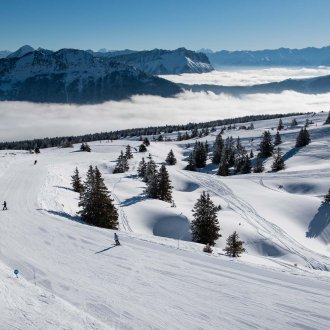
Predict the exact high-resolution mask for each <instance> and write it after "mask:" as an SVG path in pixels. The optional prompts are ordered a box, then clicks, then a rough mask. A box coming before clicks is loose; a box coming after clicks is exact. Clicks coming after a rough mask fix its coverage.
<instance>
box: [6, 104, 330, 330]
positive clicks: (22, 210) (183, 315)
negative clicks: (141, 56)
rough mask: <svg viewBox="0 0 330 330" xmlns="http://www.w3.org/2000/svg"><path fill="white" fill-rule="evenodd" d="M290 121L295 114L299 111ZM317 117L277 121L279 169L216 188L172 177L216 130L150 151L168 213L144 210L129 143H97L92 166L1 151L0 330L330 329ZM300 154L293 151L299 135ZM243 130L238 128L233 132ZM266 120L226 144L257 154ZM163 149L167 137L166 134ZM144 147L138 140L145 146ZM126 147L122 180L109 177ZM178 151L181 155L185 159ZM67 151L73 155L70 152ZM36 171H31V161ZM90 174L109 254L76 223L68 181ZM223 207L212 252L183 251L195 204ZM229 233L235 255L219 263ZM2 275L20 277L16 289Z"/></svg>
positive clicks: (329, 255) (57, 151)
mask: <svg viewBox="0 0 330 330" xmlns="http://www.w3.org/2000/svg"><path fill="white" fill-rule="evenodd" d="M298 110H299V109H298ZM326 116H327V114H326V113H318V114H306V115H300V116H295V119H296V120H297V124H298V125H297V126H295V127H290V123H291V121H292V119H293V118H292V117H288V118H283V123H284V126H285V128H284V129H283V130H282V131H281V136H282V144H281V145H280V147H281V150H282V152H283V153H284V155H285V162H286V169H285V170H283V171H280V172H276V173H274V172H270V171H269V170H270V166H271V162H272V160H271V159H268V160H267V161H266V162H265V168H266V171H265V172H264V173H260V174H257V173H254V174H253V173H251V174H245V175H233V176H229V177H219V176H217V175H215V172H216V168H215V167H214V166H213V165H212V164H211V161H210V160H208V164H207V167H206V169H205V170H202V171H200V172H189V171H185V170H184V169H183V168H184V166H185V165H186V164H187V162H186V158H187V155H188V154H189V152H190V151H191V149H192V146H193V145H194V143H195V141H196V140H198V141H202V142H204V141H206V140H208V142H209V145H210V146H211V145H212V143H213V142H214V140H215V137H216V135H217V134H218V133H219V132H220V130H221V127H216V128H215V129H216V130H215V131H214V132H212V133H211V135H208V136H207V137H203V138H200V139H192V140H187V141H173V140H172V141H167V142H151V145H150V146H149V147H148V151H149V152H150V153H151V155H152V157H153V159H154V160H155V161H156V163H157V164H158V165H160V164H162V163H163V162H164V159H165V157H166V155H167V153H168V151H169V150H170V149H173V151H174V154H175V156H176V158H177V159H178V163H177V164H176V165H174V166H167V169H168V171H169V174H170V179H171V180H172V184H173V186H174V189H173V198H174V200H175V204H176V207H171V206H170V204H169V203H165V202H162V201H159V200H153V199H149V198H147V197H146V196H145V194H144V193H143V191H144V189H145V183H143V182H142V181H141V180H140V179H138V178H137V176H136V170H137V166H138V163H139V162H140V160H141V158H142V157H143V156H146V155H145V154H144V153H139V152H137V151H135V150H134V148H137V147H138V145H139V144H140V143H141V142H139V141H138V137H132V138H130V139H127V140H115V141H113V142H112V143H111V142H108V141H95V142H92V143H90V146H91V148H92V152H91V153H84V152H78V150H79V145H75V146H74V148H68V149H63V148H49V149H42V150H41V153H40V154H39V155H35V154H30V153H29V152H27V151H8V150H2V151H0V157H1V162H0V196H1V198H2V199H3V200H6V201H7V206H8V210H7V211H3V212H2V213H1V219H0V273H1V276H0V290H1V294H0V310H1V313H0V328H1V327H2V328H3V329H6V330H7V329H27V330H30V329H31V330H32V329H51V330H53V329H60V328H64V329H74V330H75V329H93V330H96V329H156V328H157V329H192V330H195V329H210V330H213V329H222V328H223V329H256V328H258V329H267V330H273V329H318V330H327V329H328V328H329V315H328V314H329V313H328V310H329V304H330V296H329V290H330V277H329V274H330V273H329V272H328V271H326V269H328V270H329V265H330V250H329V244H330V217H329V214H330V212H329V208H330V206H329V205H325V204H322V200H323V195H324V194H325V193H326V192H327V190H328V189H329V182H330V169H329V162H330V150H329V146H330V135H329V130H330V127H329V125H322V124H323V122H324V121H325V118H326ZM306 118H308V119H309V120H310V121H313V122H314V123H313V124H311V125H310V126H309V127H308V130H309V132H310V134H311V139H312V140H311V143H310V144H309V145H308V146H306V147H304V148H299V149H296V148H294V145H295V138H296V136H297V134H298V132H299V130H300V129H301V127H303V126H304V124H305V122H306ZM245 124H246V123H245ZM277 124H278V119H272V120H263V121H255V122H254V129H251V130H246V129H238V127H239V126H240V124H239V123H237V125H236V127H237V128H236V129H231V130H229V129H228V130H225V131H224V133H223V137H224V138H226V137H228V136H233V137H234V138H236V137H237V136H240V138H241V143H242V144H243V145H244V146H245V147H246V148H247V149H248V150H250V149H252V150H253V152H254V153H255V154H256V153H257V147H258V144H259V142H260V136H261V134H262V133H263V132H264V130H265V129H267V130H270V132H272V135H274V134H275V130H274V129H273V128H274V127H276V126H277ZM164 135H166V136H167V137H171V138H172V139H173V138H174V137H176V136H177V132H173V133H166V134H164ZM151 138H152V137H150V139H151ZM127 144H130V145H131V146H132V148H133V151H134V152H133V155H134V157H133V159H131V160H130V161H129V165H130V170H129V172H127V173H122V174H112V170H113V168H114V166H115V161H116V159H117V157H118V155H119V153H120V151H121V150H124V149H125V147H126V145H127ZM189 145H190V146H189ZM73 151H76V152H73ZM36 158H37V159H38V163H37V164H36V165H33V163H34V161H35V159H36ZM89 165H93V166H94V165H97V166H98V168H99V169H100V171H101V172H102V176H103V177H104V178H105V183H106V185H107V187H108V188H109V189H110V190H111V196H112V198H113V199H114V201H115V206H116V207H117V208H118V211H119V223H120V230H119V231H118V233H119V238H120V240H121V243H122V245H121V246H116V247H114V246H113V233H114V231H113V230H108V229H103V228H97V227H93V226H89V225H86V224H84V223H82V222H81V221H80V218H79V216H78V215H77V211H78V210H79V207H78V199H79V196H78V194H77V193H75V192H73V191H72V189H71V183H70V181H71V175H72V174H73V171H74V168H75V167H76V166H77V167H78V168H79V171H80V173H81V175H82V176H83V177H85V174H86V171H87V169H88V166H89ZM205 190H206V191H208V192H209V193H210V195H211V199H212V200H213V201H214V202H215V203H216V205H218V204H220V205H221V206H222V209H221V211H219V212H218V219H219V223H220V227H221V231H220V232H221V234H222V237H221V238H219V239H218V240H217V242H216V243H217V244H216V246H215V247H214V252H213V253H212V254H211V255H207V254H205V253H203V252H202V248H203V245H201V244H197V243H192V242H191V241H189V229H190V222H191V220H192V208H193V205H194V203H195V202H196V200H197V198H198V197H199V196H200V194H201V192H202V191H205ZM234 230H236V231H237V232H238V233H239V235H240V237H241V238H242V239H243V240H244V241H245V244H244V246H245V248H246V253H244V254H243V255H242V257H241V258H237V259H232V258H229V257H227V256H225V255H224V252H223V248H224V246H225V244H226V238H227V236H228V235H229V234H231V233H232V232H233V231H234ZM14 269H17V270H18V271H19V274H18V278H16V276H15V275H14Z"/></svg>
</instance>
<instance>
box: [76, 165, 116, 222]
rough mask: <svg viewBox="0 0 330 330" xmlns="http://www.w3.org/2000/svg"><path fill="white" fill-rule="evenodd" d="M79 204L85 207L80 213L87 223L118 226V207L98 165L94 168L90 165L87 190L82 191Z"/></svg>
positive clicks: (86, 183) (86, 184)
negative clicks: (114, 203)
mask: <svg viewBox="0 0 330 330" xmlns="http://www.w3.org/2000/svg"><path fill="white" fill-rule="evenodd" d="M79 206H81V207H82V208H83V209H82V210H81V211H80V212H79V213H80V214H81V217H82V218H83V220H84V221H86V222H87V223H89V224H91V225H94V226H98V227H103V228H110V229H117V228H118V212H117V209H116V208H115V206H114V205H113V200H112V199H111V196H110V192H109V190H108V189H107V187H106V186H105V184H104V181H103V178H102V176H101V173H100V171H99V169H98V168H97V167H95V170H94V169H93V167H92V166H90V168H89V170H88V172H87V179H86V182H85V190H84V192H82V193H81V199H80V202H79Z"/></svg>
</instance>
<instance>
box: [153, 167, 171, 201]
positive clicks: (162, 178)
mask: <svg viewBox="0 0 330 330" xmlns="http://www.w3.org/2000/svg"><path fill="white" fill-rule="evenodd" d="M157 182H158V193H157V195H158V197H157V198H158V199H160V200H161V201H164V202H168V203H170V202H171V201H172V186H171V180H170V178H169V174H168V172H167V170H166V167H165V165H162V166H161V168H160V170H159V172H158V180H157Z"/></svg>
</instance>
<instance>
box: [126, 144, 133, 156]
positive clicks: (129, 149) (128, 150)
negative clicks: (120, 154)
mask: <svg viewBox="0 0 330 330" xmlns="http://www.w3.org/2000/svg"><path fill="white" fill-rule="evenodd" d="M125 157H126V159H132V158H133V154H132V148H131V146H130V145H129V144H128V145H127V146H126V151H125Z"/></svg>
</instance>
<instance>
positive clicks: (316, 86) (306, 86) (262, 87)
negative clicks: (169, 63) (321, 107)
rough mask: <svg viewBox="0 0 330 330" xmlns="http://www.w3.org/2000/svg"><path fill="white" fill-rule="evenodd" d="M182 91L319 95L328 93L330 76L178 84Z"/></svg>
mask: <svg viewBox="0 0 330 330" xmlns="http://www.w3.org/2000/svg"><path fill="white" fill-rule="evenodd" d="M179 85H180V87H181V88H183V89H184V90H191V91H193V92H201V91H205V92H213V93H215V94H220V93H225V94H232V95H242V94H255V93H281V92H283V91H285V90H290V91H295V92H299V93H305V94H321V93H329V92H330V75H327V76H321V77H316V78H307V79H286V80H283V81H280V82H272V83H267V84H259V85H252V86H221V85H210V84H201V85H187V84H179Z"/></svg>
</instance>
